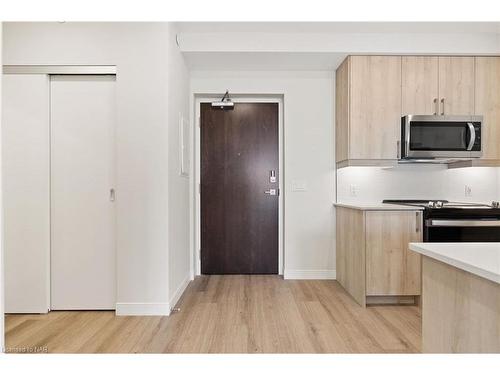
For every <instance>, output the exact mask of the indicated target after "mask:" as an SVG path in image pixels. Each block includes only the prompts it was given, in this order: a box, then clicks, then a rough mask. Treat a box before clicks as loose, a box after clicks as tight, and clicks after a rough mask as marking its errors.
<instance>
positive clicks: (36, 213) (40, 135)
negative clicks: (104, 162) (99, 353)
mask: <svg viewBox="0 0 500 375" xmlns="http://www.w3.org/2000/svg"><path fill="white" fill-rule="evenodd" d="M2 80H3V82H2V85H3V87H2V109H3V113H2V159H3V165H2V172H3V176H2V177H3V206H4V212H3V215H4V218H3V219H4V228H3V230H4V249H5V258H4V260H5V268H4V269H5V312H6V313H46V312H47V311H48V309H49V251H50V250H49V249H50V221H49V218H50V203H49V77H48V76H47V75H43V74H40V75H38V74H29V75H27V74H4V75H3V78H2Z"/></svg>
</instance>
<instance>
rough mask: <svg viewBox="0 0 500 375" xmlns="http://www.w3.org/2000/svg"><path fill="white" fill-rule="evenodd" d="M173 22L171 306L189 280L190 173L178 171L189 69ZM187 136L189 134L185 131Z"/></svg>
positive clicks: (170, 59) (170, 85) (170, 53)
mask: <svg viewBox="0 0 500 375" xmlns="http://www.w3.org/2000/svg"><path fill="white" fill-rule="evenodd" d="M175 33H176V27H175V25H172V24H170V25H169V33H168V40H167V41H166V43H167V46H168V67H167V69H168V241H169V244H168V247H169V255H168V269H169V273H168V275H169V303H170V308H172V307H174V305H175V303H176V302H177V301H178V299H179V297H180V296H181V295H182V292H183V291H184V289H185V287H186V286H187V284H188V282H189V280H190V278H191V277H190V276H191V273H190V271H191V270H190V259H191V257H190V226H189V225H190V222H189V220H190V211H189V207H190V202H189V198H190V196H189V177H186V176H181V175H180V155H181V148H180V147H181V143H180V131H179V130H180V128H179V124H180V121H181V117H184V118H185V119H186V120H187V121H189V71H188V69H187V67H186V64H185V62H184V56H183V55H182V53H181V52H180V50H179V47H178V46H177V44H176V42H175ZM186 137H189V135H188V134H186Z"/></svg>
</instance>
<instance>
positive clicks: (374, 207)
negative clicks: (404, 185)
mask: <svg viewBox="0 0 500 375" xmlns="http://www.w3.org/2000/svg"><path fill="white" fill-rule="evenodd" d="M333 205H334V206H335V207H345V208H352V209H355V210H362V211H415V210H423V209H424V208H423V207H416V206H405V205H401V204H389V203H376V202H374V203H334V204H333Z"/></svg>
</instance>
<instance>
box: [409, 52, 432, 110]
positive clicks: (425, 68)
mask: <svg viewBox="0 0 500 375" xmlns="http://www.w3.org/2000/svg"><path fill="white" fill-rule="evenodd" d="M401 64H402V68H401V70H402V86H403V87H402V98H401V100H402V115H403V116H405V115H436V114H437V113H438V111H439V109H438V105H439V103H438V95H439V93H438V58H437V57H433V56H403V58H402V62H401Z"/></svg>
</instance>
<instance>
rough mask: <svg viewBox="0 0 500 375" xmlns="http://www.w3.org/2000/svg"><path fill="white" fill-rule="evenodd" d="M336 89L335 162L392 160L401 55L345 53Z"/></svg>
mask: <svg viewBox="0 0 500 375" xmlns="http://www.w3.org/2000/svg"><path fill="white" fill-rule="evenodd" d="M336 88H337V99H336V111H337V115H336V130H337V142H336V144H337V149H338V150H337V151H336V159H337V161H342V160H347V159H396V158H397V141H398V138H399V124H400V121H401V120H400V118H401V56H349V57H348V58H347V59H346V61H344V63H343V64H342V65H341V66H340V68H339V69H338V70H337V74H336ZM339 96H341V97H339Z"/></svg>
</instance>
